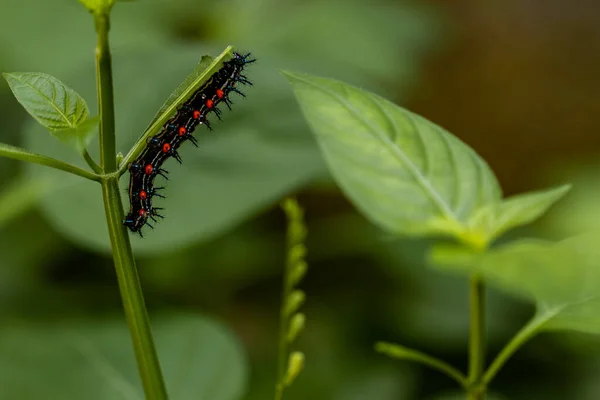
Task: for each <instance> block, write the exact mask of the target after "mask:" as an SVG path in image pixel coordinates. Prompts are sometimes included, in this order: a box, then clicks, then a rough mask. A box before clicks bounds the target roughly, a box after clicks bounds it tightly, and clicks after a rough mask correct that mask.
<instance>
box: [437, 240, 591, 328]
mask: <svg viewBox="0 0 600 400" xmlns="http://www.w3.org/2000/svg"><path fill="white" fill-rule="evenodd" d="M598 243H600V237H599V236H597V235H585V236H579V237H575V238H571V239H568V240H564V241H562V242H559V243H556V244H553V243H547V242H542V241H532V240H521V241H517V242H514V243H511V244H508V245H506V246H503V247H500V248H498V249H493V250H490V251H488V252H487V253H485V254H476V253H474V252H472V251H469V250H467V249H465V248H458V247H455V246H438V247H436V248H434V250H433V251H432V253H431V259H432V260H433V262H434V263H435V264H436V265H438V266H440V267H443V268H446V269H454V270H459V271H463V272H466V273H473V272H475V273H479V274H482V275H483V277H484V278H485V279H486V280H487V281H489V282H490V284H495V285H497V286H499V287H500V288H503V289H505V290H506V291H508V292H510V293H513V294H516V295H518V296H520V297H524V298H528V299H531V300H533V301H534V302H535V303H536V305H537V315H536V323H537V324H538V329H540V330H543V329H546V330H551V329H552V330H562V329H571V330H576V331H581V332H589V333H600V268H599V267H598V265H599V264H598V260H599V259H600V247H599V246H598Z"/></svg>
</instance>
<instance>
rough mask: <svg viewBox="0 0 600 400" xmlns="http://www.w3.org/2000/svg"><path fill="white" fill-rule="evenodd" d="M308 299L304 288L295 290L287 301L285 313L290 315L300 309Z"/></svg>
mask: <svg viewBox="0 0 600 400" xmlns="http://www.w3.org/2000/svg"><path fill="white" fill-rule="evenodd" d="M304 300H306V294H304V292H303V291H302V290H294V291H293V292H292V293H290V295H289V297H288V298H287V299H286V303H285V315H286V316H289V315H292V314H293V313H295V312H296V311H298V309H299V308H300V307H301V306H302V304H303V303H304Z"/></svg>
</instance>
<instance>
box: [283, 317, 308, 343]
mask: <svg viewBox="0 0 600 400" xmlns="http://www.w3.org/2000/svg"><path fill="white" fill-rule="evenodd" d="M305 323H306V316H305V315H304V314H302V313H297V314H294V316H293V317H292V318H291V319H290V327H289V329H288V332H287V341H288V342H290V343H292V342H293V341H294V340H296V338H297V337H298V334H299V333H300V332H302V330H303V329H304V325H305Z"/></svg>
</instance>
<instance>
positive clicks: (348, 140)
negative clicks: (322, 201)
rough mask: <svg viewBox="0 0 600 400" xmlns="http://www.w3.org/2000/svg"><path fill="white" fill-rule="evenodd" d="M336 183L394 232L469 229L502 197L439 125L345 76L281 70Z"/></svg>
mask: <svg viewBox="0 0 600 400" xmlns="http://www.w3.org/2000/svg"><path fill="white" fill-rule="evenodd" d="M284 74H285V75H286V76H287V78H288V80H289V81H290V83H291V84H292V87H293V88H294V91H295V93H296V97H297V98H298V101H299V103H300V106H301V108H302V110H303V112H304V116H305V117H306V119H307V121H308V122H309V125H310V126H311V128H312V130H313V131H314V133H315V135H316V136H317V139H318V141H319V144H320V145H321V149H322V151H323V153H324V155H325V158H326V160H327V162H328V164H329V167H330V169H331V171H332V173H333V175H334V177H335V178H336V179H337V181H338V184H339V185H340V186H341V187H342V189H343V190H344V191H345V192H346V194H347V195H348V196H349V197H350V198H351V199H352V200H353V201H354V203H355V204H356V206H357V207H358V208H359V209H360V210H361V211H362V212H363V213H365V214H366V215H367V216H368V217H369V218H370V219H371V220H372V221H374V222H375V223H377V224H378V225H380V226H382V227H383V228H385V229H387V230H389V231H391V232H393V233H397V234H410V235H432V234H440V233H443V234H449V235H453V236H456V237H458V238H460V239H462V240H464V241H466V242H474V243H475V244H476V245H479V243H480V242H484V244H485V242H487V239H488V238H486V237H479V232H470V229H471V228H470V226H469V223H470V219H471V218H473V215H474V213H475V212H476V210H477V209H478V208H480V207H483V206H486V205H488V204H494V203H496V202H497V201H499V200H500V196H501V190H500V186H499V184H498V182H497V180H496V177H495V176H494V174H493V173H492V171H491V170H490V169H489V167H488V165H487V164H486V163H485V161H483V160H482V159H481V158H480V157H479V156H477V154H476V153H475V152H474V151H473V150H472V149H471V148H469V147H468V146H467V145H465V144H464V143H463V142H461V141H460V140H458V139H457V138H456V137H454V136H453V135H451V134H450V133H448V132H446V131H445V130H443V129H442V128H440V127H439V126H437V125H435V124H433V123H431V122H429V121H427V120H425V119H423V118H421V117H420V116H418V115H416V114H413V113H411V112H409V111H407V110H404V109H402V108H400V107H398V106H396V105H395V104H393V103H391V102H389V101H388V100H386V99H384V98H382V97H379V96H377V95H374V94H372V93H369V92H366V91H363V90H360V89H357V88H354V87H352V86H350V85H347V84H344V83H342V82H338V81H334V80H330V79H324V78H317V77H312V76H309V75H300V74H294V73H289V72H286V73H284Z"/></svg>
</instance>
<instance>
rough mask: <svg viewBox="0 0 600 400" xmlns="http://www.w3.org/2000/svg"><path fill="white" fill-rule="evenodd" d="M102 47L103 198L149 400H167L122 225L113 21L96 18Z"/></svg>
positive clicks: (98, 67) (99, 69)
mask: <svg viewBox="0 0 600 400" xmlns="http://www.w3.org/2000/svg"><path fill="white" fill-rule="evenodd" d="M94 17H95V23H96V32H97V34H98V45H97V47H96V73H97V88H98V105H99V115H100V160H101V165H102V169H103V171H104V172H105V174H106V175H104V176H103V179H102V182H101V183H102V198H103V200H104V210H105V213H106V220H107V224H108V233H109V236H110V243H111V247H112V252H113V259H114V263H115V270H116V273H117V279H118V282H119V290H120V292H121V299H122V302H123V308H124V311H125V317H126V319H127V324H128V326H129V331H130V334H131V339H132V342H133V349H134V353H135V357H136V361H137V366H138V370H139V373H140V377H141V379H142V386H143V387H144V392H145V394H146V399H151V400H166V399H167V398H168V396H167V390H166V386H165V383H164V379H163V376H162V372H161V370H160V364H159V361H158V356H157V354H156V348H155V346H154V340H153V338H152V331H151V328H150V319H149V317H148V311H147V310H146V305H145V303H144V296H143V293H142V287H141V284H140V280H139V276H138V272H137V269H136V266H135V260H134V257H133V251H132V249H131V243H130V241H129V234H128V233H127V230H126V228H125V226H124V225H123V224H122V221H123V218H124V215H123V205H122V204H121V196H120V190H119V181H118V174H116V173H114V172H115V171H116V168H117V160H116V159H117V157H116V151H115V122H114V105H113V88H112V66H111V57H110V49H109V46H108V29H109V17H108V11H107V12H106V13H100V14H95V15H94Z"/></svg>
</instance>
